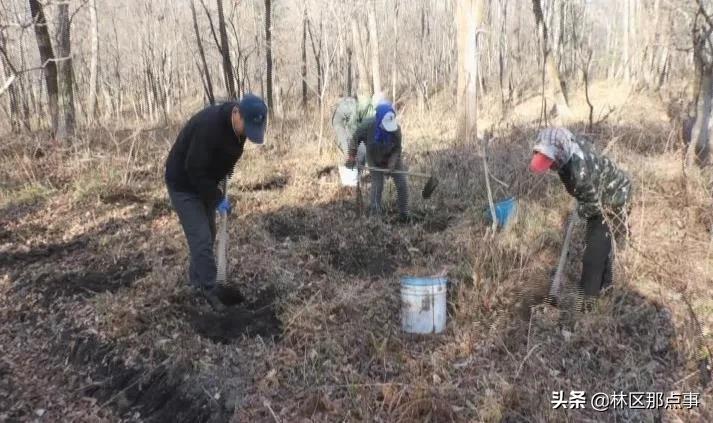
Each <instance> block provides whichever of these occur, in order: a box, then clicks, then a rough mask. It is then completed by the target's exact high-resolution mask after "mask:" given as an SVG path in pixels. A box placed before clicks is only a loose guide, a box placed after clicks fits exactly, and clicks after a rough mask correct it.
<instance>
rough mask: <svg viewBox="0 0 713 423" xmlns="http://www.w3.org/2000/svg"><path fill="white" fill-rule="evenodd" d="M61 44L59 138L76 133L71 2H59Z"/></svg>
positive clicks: (58, 51)
mask: <svg viewBox="0 0 713 423" xmlns="http://www.w3.org/2000/svg"><path fill="white" fill-rule="evenodd" d="M57 28H58V32H59V43H58V44H59V45H58V46H57V53H58V55H59V66H58V73H59V91H60V97H59V99H60V104H61V107H60V112H61V114H60V121H59V131H58V138H59V139H63V138H66V137H70V136H73V135H74V127H75V112H74V88H73V81H74V70H73V67H72V38H71V36H70V21H69V3H58V25H57Z"/></svg>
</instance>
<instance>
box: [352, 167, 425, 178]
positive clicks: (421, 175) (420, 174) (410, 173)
mask: <svg viewBox="0 0 713 423" xmlns="http://www.w3.org/2000/svg"><path fill="white" fill-rule="evenodd" d="M364 169H368V170H369V171H371V172H382V173H396V174H400V175H408V176H416V177H419V178H430V177H431V175H427V174H425V173H418V172H409V171H407V170H389V169H384V168H381V167H364Z"/></svg>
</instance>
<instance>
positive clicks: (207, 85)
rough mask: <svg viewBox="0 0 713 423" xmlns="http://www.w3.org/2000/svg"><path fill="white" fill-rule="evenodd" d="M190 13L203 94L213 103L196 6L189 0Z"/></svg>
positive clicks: (211, 86) (211, 85)
mask: <svg viewBox="0 0 713 423" xmlns="http://www.w3.org/2000/svg"><path fill="white" fill-rule="evenodd" d="M191 15H192V16H193V31H194V32H195V33H196V43H197V44H198V55H199V56H200V57H201V63H202V64H203V76H204V78H205V85H204V89H205V94H206V97H208V102H209V103H210V104H215V95H214V94H213V82H212V80H211V78H210V69H208V62H207V61H206V60H205V51H204V50H203V42H202V41H201V33H200V30H199V29H198V17H197V16H196V6H195V4H194V3H193V0H191Z"/></svg>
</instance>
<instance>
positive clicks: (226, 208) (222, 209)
mask: <svg viewBox="0 0 713 423" xmlns="http://www.w3.org/2000/svg"><path fill="white" fill-rule="evenodd" d="M216 210H218V212H219V213H225V214H228V213H230V212H231V211H232V210H233V207H232V206H231V205H230V202H229V201H228V197H224V198H223V200H222V201H221V202H220V203H218V207H216Z"/></svg>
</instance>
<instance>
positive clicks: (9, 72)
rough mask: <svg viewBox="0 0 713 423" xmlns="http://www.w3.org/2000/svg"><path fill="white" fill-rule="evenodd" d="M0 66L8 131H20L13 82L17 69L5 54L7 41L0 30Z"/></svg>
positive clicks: (0, 84) (15, 88) (16, 92)
mask: <svg viewBox="0 0 713 423" xmlns="http://www.w3.org/2000/svg"><path fill="white" fill-rule="evenodd" d="M0 65H2V69H3V79H2V83H0V95H2V94H3V93H4V92H5V91H7V92H8V95H9V97H10V111H9V115H10V130H11V131H12V132H19V131H20V105H19V103H18V101H19V98H18V97H19V93H18V90H17V87H16V86H15V80H16V79H17V69H15V66H13V64H12V63H11V62H10V59H9V57H8V53H7V41H6V40H5V35H4V34H3V31H1V30H0Z"/></svg>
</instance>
